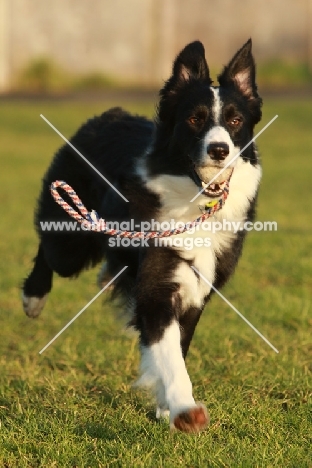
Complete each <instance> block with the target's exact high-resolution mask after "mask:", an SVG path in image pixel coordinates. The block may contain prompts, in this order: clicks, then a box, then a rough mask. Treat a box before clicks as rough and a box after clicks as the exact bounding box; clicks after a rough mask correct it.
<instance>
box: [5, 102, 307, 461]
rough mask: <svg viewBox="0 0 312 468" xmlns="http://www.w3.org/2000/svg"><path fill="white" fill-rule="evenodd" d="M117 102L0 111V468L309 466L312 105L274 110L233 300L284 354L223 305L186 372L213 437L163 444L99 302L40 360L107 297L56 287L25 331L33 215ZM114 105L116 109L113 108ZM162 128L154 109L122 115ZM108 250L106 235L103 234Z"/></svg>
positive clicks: (89, 275) (129, 347)
mask: <svg viewBox="0 0 312 468" xmlns="http://www.w3.org/2000/svg"><path fill="white" fill-rule="evenodd" d="M112 104H116V102H115V103H109V102H105V101H103V102H96V103H85V102H79V103H77V102H70V101H69V102H57V101H56V102H52V101H42V102H1V103H0V153H1V166H0V167H1V169H0V201H1V216H0V225H1V236H0V249H1V256H0V259H1V261H0V282H1V288H0V303H1V318H0V321H1V326H0V337H1V339H0V359H1V376H0V379H1V381H0V466H1V467H5V468H11V467H45V468H50V467H57V468H58V467H79V468H80V467H81V468H86V467H92V468H93V467H153V468H154V467H155V468H159V467H180V466H181V467H188V468H194V467H203V468H205V467H235V468H237V467H243V468H246V467H250V468H256V467H278V468H286V467H293V468H301V467H310V468H311V467H312V448H311V445H312V414H311V392H312V384H311V371H312V338H311V331H312V314H311V289H312V288H311V285H312V281H311V278H312V259H311V252H312V233H311V227H312V209H311V202H312V196H311V188H312V184H311V177H312V133H311V121H312V102H311V101H308V100H306V101H303V100H302V101H296V100H289V101H285V100H270V99H267V100H266V101H265V105H264V116H263V120H262V122H261V123H260V124H259V126H258V127H257V130H260V129H261V128H262V127H263V126H264V125H265V124H266V123H267V122H268V121H269V120H270V119H271V118H272V117H274V115H275V114H278V115H279V118H278V119H277V120H276V121H275V122H274V123H273V124H272V126H271V127H270V128H268V129H267V130H266V131H265V132H264V133H263V134H262V135H261V136H260V137H259V140H258V146H259V149H260V154H261V156H262V161H263V180H262V186H261V191H260V197H259V204H258V220H260V221H276V222H277V225H278V230H277V232H260V231H259V232H256V231H253V232H251V233H250V234H249V236H248V239H247V242H246V245H245V249H244V253H243V256H242V258H241V260H240V263H239V266H238V268H237V271H236V274H235V276H234V277H233V278H232V279H231V281H230V282H229V283H228V285H227V286H226V287H225V288H224V290H223V293H224V295H225V296H226V297H227V298H228V299H229V300H230V301H231V302H232V303H233V304H234V305H235V306H236V307H237V308H238V310H239V311H240V312H241V313H242V314H244V315H245V316H246V317H247V318H248V319H249V320H250V321H251V322H252V323H253V325H254V326H255V327H257V328H258V329H259V330H260V331H261V332H262V333H263V334H264V335H265V336H266V337H267V338H268V339H269V340H270V341H271V342H272V343H273V345H274V346H275V347H276V348H277V349H278V350H279V354H276V353H275V352H274V351H273V350H272V349H271V348H270V347H269V346H268V345H267V344H266V343H265V342H264V341H262V340H261V339H260V338H259V337H258V336H257V335H256V334H255V333H254V331H252V330H251V329H250V328H249V327H248V326H247V325H246V324H245V323H244V322H243V321H242V320H241V318H239V317H238V316H237V315H236V314H235V313H234V312H233V311H232V310H231V309H230V308H229V307H228V306H227V305H226V304H225V303H224V302H223V301H222V300H221V299H220V298H219V297H218V296H215V297H214V298H213V300H212V301H211V304H210V305H209V307H207V308H206V310H205V312H204V314H203V317H202V319H201V322H200V325H199V326H198V328H197V331H196V334H195V337H194V340H193V342H192V345H191V348H190V352H189V355H188V358H187V366H188V370H189V373H190V376H191V379H192V382H193V386H194V394H195V397H196V399H197V400H199V401H203V402H205V404H206V405H207V407H208V409H209V412H210V415H211V424H210V426H209V428H208V429H207V430H206V431H205V432H203V433H201V434H199V435H186V434H182V433H177V432H175V433H170V431H169V429H168V425H167V423H166V422H157V421H156V420H155V417H154V404H153V401H152V400H151V399H150V397H149V395H148V394H147V393H145V392H142V391H137V390H135V389H133V388H132V384H133V382H134V381H135V379H136V378H137V375H138V363H139V354H138V348H137V340H136V338H135V337H134V336H128V335H127V334H126V333H125V332H121V331H120V330H121V329H122V328H121V325H120V323H118V321H116V310H115V311H114V307H113V306H112V305H111V304H109V303H107V302H105V297H104V295H103V297H101V298H99V299H97V301H96V302H94V303H93V304H92V305H91V306H90V307H89V308H88V309H87V310H86V311H85V312H84V313H83V314H82V315H81V316H80V317H79V318H78V319H77V320H76V321H75V322H74V323H73V324H72V325H71V326H70V327H69V328H68V329H67V330H66V331H65V332H64V333H63V334H62V335H61V336H60V337H59V338H58V339H57V340H56V341H55V342H54V343H53V344H52V345H51V346H50V347H49V348H48V349H47V350H46V351H45V352H44V353H43V354H42V355H39V351H40V350H41V349H42V348H43V346H45V345H46V344H47V343H48V341H49V340H51V339H52V338H53V337H54V336H55V334H56V333H57V332H59V330H61V328H62V327H63V326H64V325H65V324H66V323H67V322H68V321H69V320H70V319H71V318H73V317H74V315H76V313H77V312H78V311H79V310H80V309H81V308H82V307H83V306H84V305H85V304H86V303H87V302H88V301H89V300H90V299H91V298H92V297H93V296H94V295H95V294H96V293H97V292H98V287H97V285H96V275H97V271H96V270H92V271H88V272H85V273H84V274H83V275H81V277H80V278H79V279H78V280H66V279H60V278H57V277H55V280H54V288H53V292H52V293H51V295H50V298H49V300H48V303H47V304H46V307H45V309H44V311H43V313H42V315H41V316H40V317H39V318H38V319H36V320H31V319H29V318H27V317H26V316H24V313H23V310H22V306H21V301H20V289H19V288H20V284H21V282H22V280H23V277H25V275H26V274H27V273H28V272H29V270H30V268H31V266H32V258H33V257H34V255H35V253H36V249H37V239H36V235H35V232H34V229H33V209H34V204H35V201H36V198H37V196H38V192H39V189H40V180H41V177H42V175H43V173H44V171H45V170H46V168H47V166H48V164H49V161H50V160H51V157H52V155H53V153H54V151H55V150H56V149H57V148H58V147H59V146H60V145H61V144H62V140H61V139H60V137H59V136H58V135H57V134H56V133H54V132H53V130H52V129H51V128H50V127H49V126H48V125H47V124H46V123H45V122H44V121H43V120H42V119H41V118H40V117H39V114H40V113H42V114H43V115H44V116H45V117H46V118H48V119H49V120H50V121H51V122H52V123H53V124H54V125H55V126H56V127H57V128H58V129H59V130H60V131H61V132H62V133H63V134H64V135H65V136H67V137H70V136H71V135H72V134H73V132H74V131H75V130H76V129H77V127H78V126H79V125H80V124H81V123H82V122H83V121H84V120H86V119H87V118H88V117H91V116H93V115H95V114H98V113H100V112H102V111H103V110H105V109H106V108H108V107H109V106H110V105H112ZM117 104H122V103H120V102H119V103H118V102H117ZM125 107H127V108H128V109H130V110H131V111H135V112H138V113H144V114H147V115H150V116H151V115H152V114H153V109H154V104H153V103H150V104H148V105H145V104H140V105H136V104H135V103H133V104H132V103H128V104H126V105H125ZM99 235H100V234H99Z"/></svg>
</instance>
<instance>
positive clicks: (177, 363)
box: [136, 255, 208, 432]
mask: <svg viewBox="0 0 312 468" xmlns="http://www.w3.org/2000/svg"><path fill="white" fill-rule="evenodd" d="M158 256H159V255H158ZM148 264H149V262H148ZM158 265H159V263H158ZM167 265H168V263H167ZM154 267H155V265H154ZM144 270H145V272H147V271H148V270H149V269H144ZM141 273H142V274H141V275H140V278H139V282H138V294H137V304H136V327H137V328H138V330H139V332H140V339H141V354H142V360H141V372H142V375H141V378H140V379H139V381H138V385H145V386H151V387H154V389H155V393H156V398H157V400H158V401H157V403H158V416H160V415H161V414H163V413H165V412H166V410H169V412H170V426H171V428H176V429H180V430H182V431H185V432H198V431H200V430H202V429H203V428H205V426H206V425H207V423H208V415H207V411H206V409H205V407H204V406H203V405H201V404H198V403H196V402H195V400H194V398H193V394H192V383H191V381H190V378H189V375H188V373H187V370H186V366H185V361H184V358H183V353H182V347H181V341H182V337H181V331H180V324H179V321H178V320H179V316H180V314H181V299H180V296H179V285H178V284H177V283H170V282H169V281H168V280H166V278H168V276H169V275H168V271H163V272H162V273H161V269H159V271H156V272H155V270H154V273H155V275H156V276H157V278H155V276H154V277H153V278H151V277H150V276H149V275H145V274H144V272H141Z"/></svg>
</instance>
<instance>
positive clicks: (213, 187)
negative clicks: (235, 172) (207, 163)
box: [193, 167, 232, 198]
mask: <svg viewBox="0 0 312 468" xmlns="http://www.w3.org/2000/svg"><path fill="white" fill-rule="evenodd" d="M213 169H214V171H216V168H213ZM198 172H202V171H199V170H196V169H195V167H194V168H193V179H194V182H195V183H196V185H197V186H198V187H200V189H201V190H202V194H203V195H205V196H206V197H209V198H217V197H220V196H221V195H222V194H223V191H224V189H225V186H226V184H227V182H228V181H229V179H230V177H231V175H232V170H230V173H229V174H228V171H227V170H225V171H224V173H222V174H220V176H219V177H217V179H216V180H214V181H213V183H212V184H209V179H210V180H212V179H213V175H212V174H209V176H210V175H212V176H210V177H203V176H200V174H199V173H198ZM217 172H220V169H218V170H217ZM217 172H215V174H217ZM227 176H228V177H227ZM203 179H204V180H203ZM222 179H223V180H222ZM207 184H209V185H207Z"/></svg>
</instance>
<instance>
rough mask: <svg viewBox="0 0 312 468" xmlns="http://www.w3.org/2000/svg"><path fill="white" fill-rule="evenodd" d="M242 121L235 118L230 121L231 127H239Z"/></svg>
mask: <svg viewBox="0 0 312 468" xmlns="http://www.w3.org/2000/svg"><path fill="white" fill-rule="evenodd" d="M241 121H242V119H241V118H240V117H234V118H233V119H231V120H230V125H231V126H232V127H237V126H238V125H239V124H240V123H241Z"/></svg>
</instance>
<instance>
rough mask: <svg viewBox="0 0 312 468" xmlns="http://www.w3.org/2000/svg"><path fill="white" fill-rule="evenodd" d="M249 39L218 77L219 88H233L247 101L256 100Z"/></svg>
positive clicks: (256, 94) (254, 73)
mask: <svg viewBox="0 0 312 468" xmlns="http://www.w3.org/2000/svg"><path fill="white" fill-rule="evenodd" d="M251 46H252V42H251V39H249V40H248V41H247V42H246V44H244V45H243V47H242V48H241V49H239V50H238V51H237V52H236V54H235V55H234V57H233V58H232V60H231V61H230V63H229V64H228V65H227V66H226V67H224V69H223V71H222V73H221V74H220V75H219V76H218V81H219V83H220V85H221V86H234V87H235V88H236V89H238V90H239V91H240V92H241V93H242V94H243V95H244V96H246V97H247V98H248V99H253V98H258V97H259V96H258V93H257V85H256V67H255V61H254V58H253V56H252V53H251Z"/></svg>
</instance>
